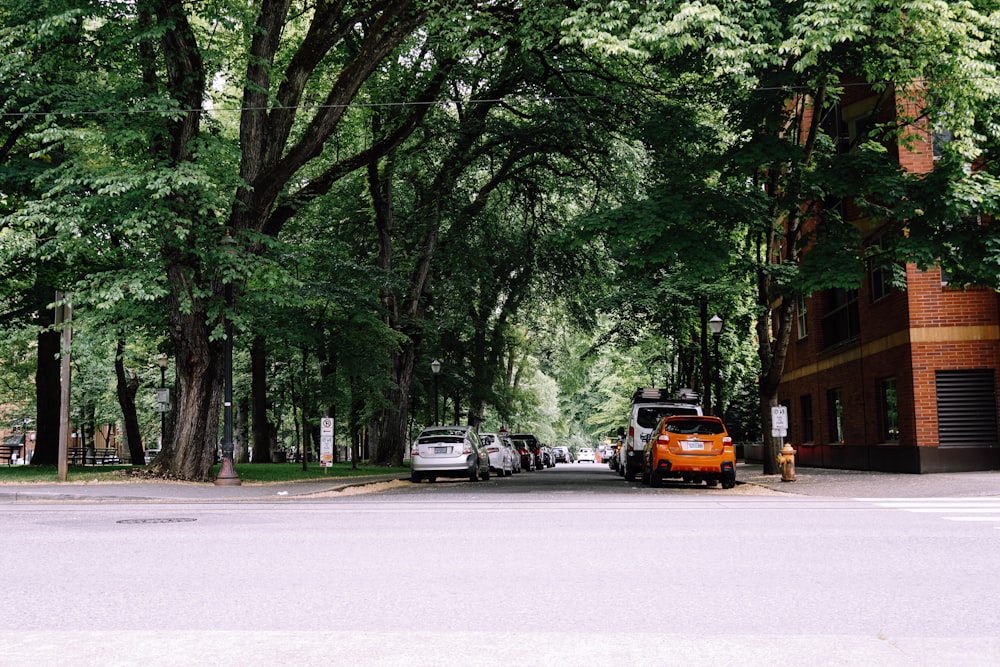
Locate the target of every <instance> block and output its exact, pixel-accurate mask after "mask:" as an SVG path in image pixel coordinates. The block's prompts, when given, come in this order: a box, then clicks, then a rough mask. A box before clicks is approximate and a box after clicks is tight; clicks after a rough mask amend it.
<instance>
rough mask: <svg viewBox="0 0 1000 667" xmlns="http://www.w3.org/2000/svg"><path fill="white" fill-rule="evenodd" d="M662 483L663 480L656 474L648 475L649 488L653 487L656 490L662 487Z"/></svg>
mask: <svg viewBox="0 0 1000 667" xmlns="http://www.w3.org/2000/svg"><path fill="white" fill-rule="evenodd" d="M662 482H663V480H662V479H660V476H659V475H657V474H656V473H652V472H651V473H649V485H650V486H651V487H653V488H654V489H658V488H660V486H662Z"/></svg>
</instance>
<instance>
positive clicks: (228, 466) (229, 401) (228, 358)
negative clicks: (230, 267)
mask: <svg viewBox="0 0 1000 667" xmlns="http://www.w3.org/2000/svg"><path fill="white" fill-rule="evenodd" d="M221 244H222V249H223V252H225V253H226V254H228V255H230V256H233V255H235V254H236V240H235V239H234V238H233V237H232V236H230V235H229V230H226V236H225V238H223V239H222V241H221ZM224 290H225V298H226V313H225V315H224V318H225V319H224V320H223V326H224V329H225V333H226V343H225V352H224V353H223V357H222V358H223V371H222V372H223V375H224V389H223V398H222V400H223V403H222V467H221V468H220V469H219V475H218V477H216V478H215V485H216V486H240V485H241V484H242V483H243V482H242V481H240V476H239V475H237V474H236V467H235V466H234V465H233V320H232V318H231V317H230V316H229V311H230V310H232V308H233V283H232V281H231V280H226V281H225V286H224Z"/></svg>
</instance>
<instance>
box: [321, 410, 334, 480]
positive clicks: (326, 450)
mask: <svg viewBox="0 0 1000 667" xmlns="http://www.w3.org/2000/svg"><path fill="white" fill-rule="evenodd" d="M319 465H320V466H321V467H323V468H326V467H328V466H332V465H333V419H332V418H331V417H323V418H322V419H320V420H319Z"/></svg>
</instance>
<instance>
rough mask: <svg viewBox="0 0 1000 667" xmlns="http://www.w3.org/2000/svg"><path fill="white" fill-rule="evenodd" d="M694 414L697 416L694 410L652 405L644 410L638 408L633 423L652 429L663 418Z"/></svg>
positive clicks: (696, 411)
mask: <svg viewBox="0 0 1000 667" xmlns="http://www.w3.org/2000/svg"><path fill="white" fill-rule="evenodd" d="M696 414H698V410H697V409H696V408H685V407H680V406H673V405H671V406H666V405H654V406H650V407H646V408H639V410H638V411H637V412H636V415H635V421H636V422H637V423H638V424H639V426H641V427H643V428H653V427H654V426H656V425H657V424H658V423H659V422H660V420H661V419H662V418H664V417H671V416H673V415H696Z"/></svg>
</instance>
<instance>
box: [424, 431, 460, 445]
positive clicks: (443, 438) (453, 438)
mask: <svg viewBox="0 0 1000 667" xmlns="http://www.w3.org/2000/svg"><path fill="white" fill-rule="evenodd" d="M464 441H465V438H463V437H462V436H459V435H449V434H447V433H445V434H442V435H425V436H423V437H421V438H420V442H423V443H433V442H464Z"/></svg>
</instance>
